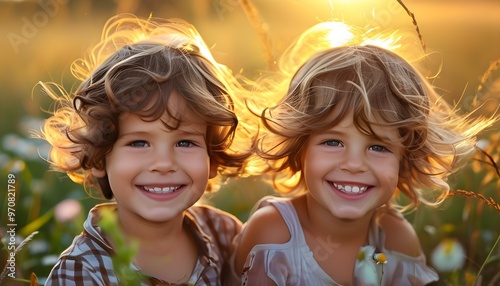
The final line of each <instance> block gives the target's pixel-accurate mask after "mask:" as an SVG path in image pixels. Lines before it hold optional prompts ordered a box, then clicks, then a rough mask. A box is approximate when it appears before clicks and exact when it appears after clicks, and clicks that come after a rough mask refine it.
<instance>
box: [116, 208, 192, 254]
mask: <svg viewBox="0 0 500 286" xmlns="http://www.w3.org/2000/svg"><path fill="white" fill-rule="evenodd" d="M183 222H184V213H180V214H179V215H178V216H176V217H174V218H173V219H171V220H168V221H161V222H154V221H149V220H146V219H144V218H143V217H140V216H137V215H136V214H132V213H130V212H122V211H120V209H119V208H118V225H119V227H120V229H121V231H122V232H123V235H124V237H125V239H126V240H136V241H138V242H139V244H140V245H147V244H148V243H154V242H155V241H162V242H167V241H171V240H176V239H178V237H179V236H182V235H184V228H183Z"/></svg>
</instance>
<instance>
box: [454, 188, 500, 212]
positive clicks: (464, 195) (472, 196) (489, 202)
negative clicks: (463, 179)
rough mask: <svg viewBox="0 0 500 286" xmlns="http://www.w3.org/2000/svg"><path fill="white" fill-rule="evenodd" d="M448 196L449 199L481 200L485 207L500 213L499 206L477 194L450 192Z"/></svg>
mask: <svg viewBox="0 0 500 286" xmlns="http://www.w3.org/2000/svg"><path fill="white" fill-rule="evenodd" d="M448 196H449V197H453V196H462V197H467V198H474V199H478V200H481V201H483V202H484V203H486V205H487V206H490V207H492V208H494V209H495V210H497V211H498V212H500V204H499V203H497V202H496V201H495V200H494V199H493V198H492V197H489V198H486V197H485V196H484V195H482V194H478V193H475V192H471V191H466V190H456V191H452V192H449V193H448Z"/></svg>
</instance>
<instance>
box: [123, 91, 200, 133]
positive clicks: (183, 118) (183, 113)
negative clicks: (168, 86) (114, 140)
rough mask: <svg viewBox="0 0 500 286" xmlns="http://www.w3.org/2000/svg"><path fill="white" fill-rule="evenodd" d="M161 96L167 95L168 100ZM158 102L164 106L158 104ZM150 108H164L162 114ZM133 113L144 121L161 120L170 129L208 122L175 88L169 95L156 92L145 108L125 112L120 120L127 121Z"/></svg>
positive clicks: (158, 109)
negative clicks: (160, 98)
mask: <svg viewBox="0 0 500 286" xmlns="http://www.w3.org/2000/svg"><path fill="white" fill-rule="evenodd" d="M161 96H164V97H166V100H157V98H158V97H161ZM155 98H156V99H155ZM158 104H163V105H164V106H163V107H162V106H158ZM148 110H156V111H160V110H163V112H162V113H161V114H159V113H157V112H153V113H150V112H148ZM132 114H133V115H136V116H137V117H138V118H141V120H142V121H144V122H152V121H156V120H161V121H162V122H163V123H164V124H165V125H166V126H167V127H168V128H169V129H176V128H177V127H178V126H179V125H185V124H188V123H195V124H206V122H205V121H204V120H203V119H202V118H201V117H200V116H199V115H197V114H196V113H195V112H193V110H192V109H191V108H190V107H189V104H188V102H187V101H186V99H184V97H183V96H181V95H180V94H179V93H178V92H177V91H175V90H172V91H171V92H170V94H168V95H164V94H161V93H160V92H156V94H155V95H154V96H153V97H151V100H150V102H149V103H148V104H147V105H146V106H145V108H144V109H143V110H137V111H131V112H124V113H122V114H120V117H119V119H120V121H124V120H125V121H126V120H127V118H129V117H130V115H132ZM147 114H149V115H147Z"/></svg>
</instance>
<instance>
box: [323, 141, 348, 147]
mask: <svg viewBox="0 0 500 286" xmlns="http://www.w3.org/2000/svg"><path fill="white" fill-rule="evenodd" d="M323 144H324V145H327V146H333V147H342V146H344V145H343V144H342V142H340V141H338V140H327V141H325V142H323Z"/></svg>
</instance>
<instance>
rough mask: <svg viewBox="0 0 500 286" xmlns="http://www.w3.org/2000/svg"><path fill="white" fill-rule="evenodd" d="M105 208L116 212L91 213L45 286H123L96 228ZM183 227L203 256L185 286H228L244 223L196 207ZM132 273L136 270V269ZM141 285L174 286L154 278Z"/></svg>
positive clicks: (95, 211)
mask: <svg viewBox="0 0 500 286" xmlns="http://www.w3.org/2000/svg"><path fill="white" fill-rule="evenodd" d="M103 208H111V209H116V204H115V203H107V204H100V205H97V206H95V207H94V208H93V209H92V210H91V211H90V212H89V216H88V218H87V220H86V221H85V224H84V231H83V232H82V233H81V234H80V235H78V236H77V237H75V239H74V240H73V243H72V244H71V245H70V246H69V248H68V249H66V250H65V251H64V252H63V253H62V254H61V256H60V258H59V261H58V262H57V264H56V265H55V266H54V268H53V269H52V271H51V273H50V274H49V277H48V278H47V281H46V282H45V285H74V286H80V285H81V286H83V285H124V284H123V283H120V281H119V280H118V277H117V276H116V274H115V271H114V270H113V263H112V260H111V256H112V254H113V253H114V251H113V249H112V247H111V246H110V245H109V244H108V243H107V242H106V240H105V239H104V238H103V236H102V233H101V231H100V229H99V227H97V226H96V220H97V218H98V217H99V212H100V210H102V209H103ZM184 223H185V225H186V226H187V227H188V228H189V229H190V230H191V231H192V233H193V234H194V236H195V238H196V241H197V243H198V247H199V253H200V257H199V258H198V262H197V264H196V266H195V269H194V271H193V274H192V275H191V278H190V279H189V282H188V283H187V284H186V285H226V283H225V279H226V278H225V277H227V276H228V275H229V265H228V263H229V262H228V259H229V256H230V255H231V249H232V248H231V241H232V239H233V238H234V236H235V235H236V234H237V233H238V232H239V231H240V228H241V222H240V221H239V220H238V219H237V218H235V217H234V216H232V215H231V214H228V213H226V212H223V211H221V210H218V209H216V208H213V207H210V206H193V207H191V208H190V209H188V211H187V212H186V216H185V219H184ZM131 269H135V270H137V268H136V267H135V266H134V265H131ZM140 285H172V284H169V283H167V282H164V281H161V280H159V279H156V278H153V277H152V278H149V279H146V280H144V281H142V282H141V284H140Z"/></svg>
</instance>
